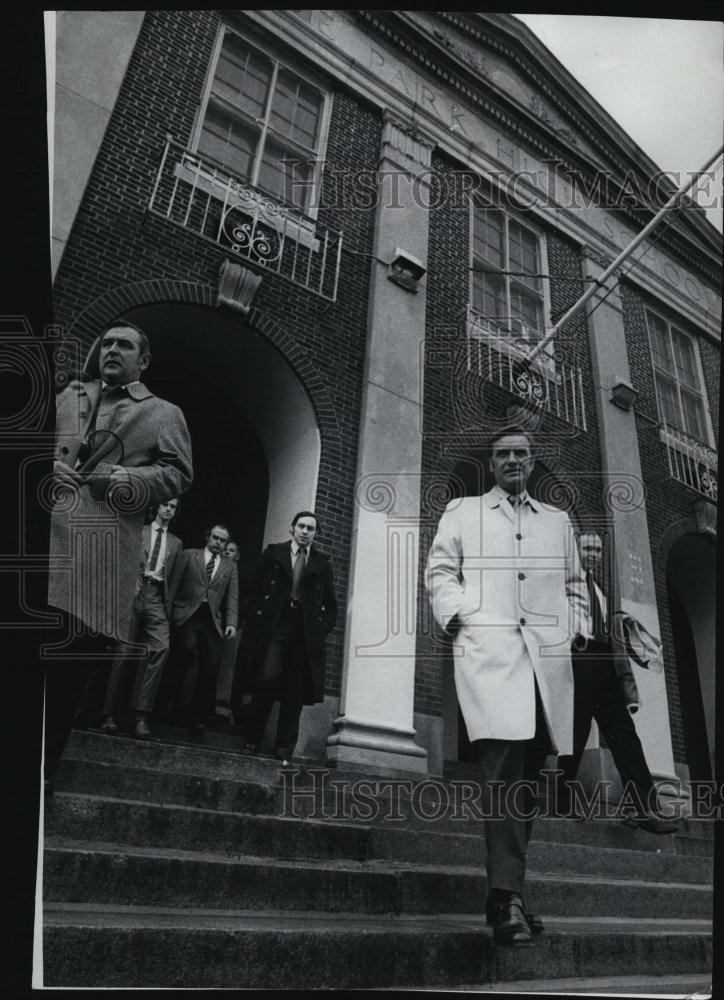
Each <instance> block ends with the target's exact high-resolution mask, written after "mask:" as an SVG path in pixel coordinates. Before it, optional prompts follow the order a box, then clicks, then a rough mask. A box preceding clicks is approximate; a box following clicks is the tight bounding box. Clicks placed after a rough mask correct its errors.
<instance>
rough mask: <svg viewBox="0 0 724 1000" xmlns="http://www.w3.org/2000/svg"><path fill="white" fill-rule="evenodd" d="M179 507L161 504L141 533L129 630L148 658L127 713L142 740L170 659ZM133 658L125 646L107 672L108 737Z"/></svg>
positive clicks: (138, 675)
mask: <svg viewBox="0 0 724 1000" xmlns="http://www.w3.org/2000/svg"><path fill="white" fill-rule="evenodd" d="M178 503H179V501H178V497H172V498H171V499H170V500H165V501H164V502H163V503H160V504H159V505H158V507H157V509H156V515H155V517H154V519H153V522H152V523H151V524H147V525H145V527H144V529H143V573H142V575H141V576H140V577H139V580H138V593H137V594H136V599H135V601H134V604H133V616H134V622H133V625H134V642H135V643H143V644H144V646H145V653H146V655H143V657H142V660H141V662H140V663H139V664H138V667H137V669H136V678H135V683H134V688H133V693H132V696H131V708H132V709H133V711H134V712H135V714H136V723H135V728H134V735H135V736H138V737H140V738H145V737H148V736H150V735H151V731H150V729H149V726H148V719H149V718H150V716H151V713H152V712H153V706H154V703H155V700H156V694H157V692H158V685H159V682H160V680H161V674H162V672H163V668H164V664H165V663H166V659H167V657H168V650H169V619H170V616H171V605H172V602H173V597H174V594H175V591H176V586H177V582H178V573H177V572H175V570H176V567H177V566H178V564H179V556H180V555H181V539H180V538H177V537H176V535H174V534H172V532H171V531H170V530H169V526H170V524H171V522H172V520H173V518H174V517H175V516H176V510H177V508H178ZM133 655H134V654H133V649H132V647H130V646H126V645H123V646H122V647H121V649H120V650H119V655H118V656H117V657H116V659H115V660H114V661H113V665H112V666H111V673H110V677H109V679H108V687H107V689H106V696H105V702H104V704H103V715H104V721H103V725H102V726H101V729H102V730H103V731H104V732H106V733H115V732H117V731H118V725H117V723H116V720H115V719H114V714H115V712H116V706H117V700H118V694H119V686H120V684H121V682H122V679H123V675H124V668H125V666H126V664H127V663H128V662H129V661H130V660H131V657H132V656H133Z"/></svg>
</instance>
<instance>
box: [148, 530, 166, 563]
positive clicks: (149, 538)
mask: <svg viewBox="0 0 724 1000" xmlns="http://www.w3.org/2000/svg"><path fill="white" fill-rule="evenodd" d="M166 549H167V550H168V544H167V545H166ZM150 551H151V525H150V524H144V526H143V554H144V555H145V557H146V562H148V556H149V553H150ZM166 557H167V558H168V551H167V552H166Z"/></svg>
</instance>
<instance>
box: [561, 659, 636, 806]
mask: <svg viewBox="0 0 724 1000" xmlns="http://www.w3.org/2000/svg"><path fill="white" fill-rule="evenodd" d="M594 649H595V647H594ZM573 684H574V696H573V753H572V754H571V755H570V756H565V757H559V758H558V767H559V768H560V769H561V770H562V771H563V775H562V777H561V779H560V780H561V785H560V786H559V787H560V788H561V796H560V798H561V801H562V802H563V803H565V802H566V800H567V797H568V796H567V790H566V789H565V785H564V783H565V782H567V781H573V780H575V777H576V775H577V774H578V768H579V766H580V763H581V757H582V756H583V750H584V747H585V745H586V740H587V739H588V734H589V732H590V731H591V720H592V719H595V720H596V722H597V723H598V727H599V729H600V731H601V733H602V735H603V737H604V739H605V740H606V743H607V744H608V747H609V749H610V750H611V755H612V756H613V760H614V763H615V765H616V769H617V771H618V773H619V774H620V775H621V780H622V781H623V783H624V785H626V784H627V782H632V783H633V785H634V787H635V789H636V791H637V792H638V795H639V798H640V799H641V805H642V806H646V804H647V801H649V796H651V795H652V793H653V788H654V782H653V778H652V777H651V772H650V771H649V768H648V764H647V763H646V758H645V756H644V751H643V747H642V746H641V740H640V739H639V735H638V733H637V732H636V727H635V726H634V723H633V719H632V718H631V715H630V713H629V710H628V708H627V707H626V705H625V703H624V698H623V694H622V691H621V686H620V682H619V679H618V677H617V675H616V671H615V668H614V665H613V662H612V660H611V657H610V654H609V652H608V650H606V649H602V650H601V655H588V656H574V657H573Z"/></svg>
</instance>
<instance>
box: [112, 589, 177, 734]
mask: <svg viewBox="0 0 724 1000" xmlns="http://www.w3.org/2000/svg"><path fill="white" fill-rule="evenodd" d="M131 628H132V630H133V631H132V634H133V641H134V642H135V643H140V644H143V645H144V646H145V647H146V651H147V652H146V654H145V655H144V654H142V653H140V652H139V651H136V652H135V653H134V652H133V648H132V647H131V646H128V645H123V644H121V645H119V647H118V655H117V656H116V659H115V660H114V661H113V664H112V666H111V672H110V676H109V678H108V687H107V688H106V697H105V702H104V704H103V714H104V715H115V714H116V711H117V708H118V706H117V701H118V690H119V687H120V685H121V682H122V680H123V677H124V674H125V671H126V670H127V669H128V667H129V666H132V665H133V664H134V663H136V664H137V666H136V677H135V682H134V685H133V693H132V695H131V708H132V709H133V710H134V711H135V712H136V713H139V714H143V715H150V714H151V712H152V711H153V705H154V702H155V700H156V693H157V691H158V685H159V683H160V681H161V675H162V673H163V668H164V664H165V663H166V659H167V657H168V648H169V626H168V617H167V614H166V602H165V600H164V593H163V583H161V582H158V581H155V580H151V579H144V581H143V583H142V584H141V590H140V591H139V592H138V594H137V595H136V599H135V601H134V603H133V620H132V622H131ZM139 657H140V661H141V662H140V663H139V662H138V660H139Z"/></svg>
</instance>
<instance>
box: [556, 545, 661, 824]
mask: <svg viewBox="0 0 724 1000" xmlns="http://www.w3.org/2000/svg"><path fill="white" fill-rule="evenodd" d="M580 548H581V563H582V565H583V569H584V571H585V574H586V587H587V592H588V607H589V615H590V633H591V638H590V639H589V640H588V644H587V646H586V648H585V650H582V651H574V654H573V681H574V708H573V753H572V754H570V755H566V756H562V757H559V759H558V767H559V768H560V769H561V770H562V772H563V774H562V776H561V778H560V783H559V795H558V809H559V812H560V813H561V814H563V815H566V814H568V815H571V814H572V809H573V805H572V803H571V796H570V790H569V785H568V783H569V782H572V781H574V780H575V778H576V775H577V774H578V768H579V765H580V763H581V757H582V756H583V750H584V748H585V746H586V741H587V739H588V734H589V732H590V729H591V721H592V720H593V719H595V720H596V722H597V723H598V728H599V730H600V732H601V734H602V735H603V737H604V739H605V740H606V744H607V746H608V748H609V750H610V751H611V755H612V756H613V760H614V763H615V765H616V769H617V770H618V773H619V774H620V776H621V780H622V782H623V784H624V790H625V791H628V793H629V795H631V796H632V797H633V798H634V799H635V800H636V809H635V814H634V815H633V816H632V817H631V819H630V820H629V822H630V823H632V824H635V825H637V826H640V827H642V828H643V829H645V830H649V831H650V832H652V833H674V832H675V830H676V829H677V826H678V824H677V823H676V821H675V820H672V819H668V818H666V817H664V816H662V815H661V814H660V812H659V810H658V806H657V799H656V789H655V786H654V781H653V778H652V777H651V772H650V770H649V767H648V764H647V763H646V757H645V756H644V751H643V747H642V746H641V740H640V739H639V735H638V733H637V732H636V727H635V725H634V722H633V719H632V718H631V716H632V715H633V714H634V713H635V712H636V711H638V691H637V688H636V681H635V679H634V677H633V673H632V669H631V665H630V663H629V660H628V657H627V656H626V655H625V652H624V651H623V650H622V649H620V648H619V644H618V643H617V642H616V641H615V639H614V635H613V630H612V628H611V619H612V609H611V608H610V606H609V602H608V600H607V597H606V592H605V591H608V593H611V592H612V588H611V580H610V578H609V579H608V580H604V575H603V573H602V569H603V542H602V540H601V537H600V536H599V535H598V534H596V533H595V532H587V533H585V534H582V535H581V538H580ZM604 588H605V589H604Z"/></svg>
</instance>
